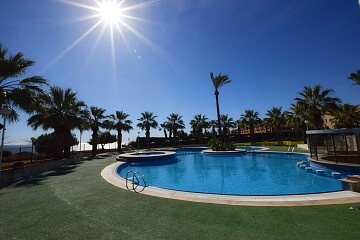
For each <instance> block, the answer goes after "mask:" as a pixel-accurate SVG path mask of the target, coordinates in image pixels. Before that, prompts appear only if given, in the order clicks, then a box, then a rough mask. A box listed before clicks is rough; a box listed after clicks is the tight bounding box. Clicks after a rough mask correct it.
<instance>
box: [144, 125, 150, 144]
mask: <svg viewBox="0 0 360 240" xmlns="http://www.w3.org/2000/svg"><path fill="white" fill-rule="evenodd" d="M145 135H146V146H147V148H150V130H149V129H146V133H145Z"/></svg>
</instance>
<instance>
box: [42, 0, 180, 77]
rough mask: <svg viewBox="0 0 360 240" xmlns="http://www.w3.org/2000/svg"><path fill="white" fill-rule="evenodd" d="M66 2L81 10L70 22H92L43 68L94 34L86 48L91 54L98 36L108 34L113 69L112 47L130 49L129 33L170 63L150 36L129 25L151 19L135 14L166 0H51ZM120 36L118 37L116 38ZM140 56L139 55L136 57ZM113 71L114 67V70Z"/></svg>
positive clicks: (95, 47)
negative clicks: (134, 1) (94, 37)
mask: <svg viewBox="0 0 360 240" xmlns="http://www.w3.org/2000/svg"><path fill="white" fill-rule="evenodd" d="M53 1H56V2H60V3H62V4H66V5H69V6H72V7H75V8H78V9H79V10H81V13H82V14H79V15H78V17H76V18H74V19H73V21H71V22H72V23H74V22H83V21H85V22H92V23H93V25H91V26H90V28H89V29H87V30H86V31H85V32H84V33H83V34H81V35H80V36H79V37H78V38H77V39H75V40H74V41H73V42H72V43H71V44H69V46H67V47H66V48H65V49H64V50H63V51H62V52H61V53H60V54H59V55H58V56H56V57H55V58H54V59H53V60H52V61H51V62H50V63H49V64H48V66H47V67H49V66H51V65H53V64H54V63H56V62H57V61H59V60H60V59H61V58H62V57H64V56H65V55H66V54H67V53H68V52H70V51H71V50H72V49H73V48H75V47H76V46H78V45H79V44H80V43H81V42H82V41H83V40H84V39H85V38H87V37H88V36H90V35H91V34H94V33H95V32H97V33H96V35H97V38H96V40H95V42H94V44H93V48H92V49H91V50H90V53H91V54H92V53H93V52H94V51H95V50H96V49H97V46H98V45H99V43H100V41H101V40H102V38H104V37H105V36H106V37H109V40H110V41H109V43H110V48H111V53H110V54H111V59H112V65H113V69H116V48H117V46H125V47H127V48H129V49H131V48H132V46H131V44H130V43H129V42H128V40H127V35H133V36H135V38H137V39H138V40H140V41H141V42H142V43H144V44H145V45H146V46H147V47H149V48H150V49H151V50H152V51H153V52H155V53H156V54H158V55H159V56H160V57H161V58H162V59H163V60H164V61H166V62H168V63H169V64H171V65H174V64H173V62H174V60H173V59H172V57H171V56H169V55H168V54H167V53H166V52H165V51H164V50H163V49H162V48H161V47H159V46H157V45H156V44H155V43H153V42H152V41H151V40H150V39H148V38H147V37H146V36H144V35H143V34H142V33H141V32H140V31H139V30H137V29H135V28H134V27H133V24H132V23H134V22H135V21H138V22H152V21H149V20H146V19H144V18H141V17H139V16H137V15H138V11H137V10H140V9H146V8H151V7H154V6H157V5H159V4H162V3H165V2H167V0H146V1H143V2H140V3H133V2H132V4H131V3H129V2H131V1H129V0H91V1H90V0H53ZM119 37H120V38H119ZM138 59H141V57H138ZM114 71H115V70H114ZM115 75H116V73H115Z"/></svg>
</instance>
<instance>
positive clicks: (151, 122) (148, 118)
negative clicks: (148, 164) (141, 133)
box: [137, 111, 158, 147]
mask: <svg viewBox="0 0 360 240" xmlns="http://www.w3.org/2000/svg"><path fill="white" fill-rule="evenodd" d="M155 118H157V116H155V115H154V113H152V112H147V111H145V112H143V113H141V117H140V118H139V119H137V120H138V121H140V123H138V124H137V127H139V128H140V129H141V130H145V136H146V145H147V147H149V146H150V128H157V127H158V122H157V121H156V120H155Z"/></svg>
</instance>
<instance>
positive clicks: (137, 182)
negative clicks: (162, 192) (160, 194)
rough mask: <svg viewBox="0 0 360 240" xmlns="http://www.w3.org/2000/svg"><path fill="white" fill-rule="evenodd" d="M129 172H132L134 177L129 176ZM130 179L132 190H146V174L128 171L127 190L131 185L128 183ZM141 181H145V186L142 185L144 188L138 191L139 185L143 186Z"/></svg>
mask: <svg viewBox="0 0 360 240" xmlns="http://www.w3.org/2000/svg"><path fill="white" fill-rule="evenodd" d="M129 174H132V177H130V178H129ZM139 178H140V179H139ZM128 181H131V183H132V190H133V191H134V192H142V191H144V189H145V187H146V186H147V185H146V182H145V179H144V176H143V175H142V174H141V173H139V172H134V171H128V172H127V173H126V188H127V190H130V188H129V185H128ZM140 181H141V182H142V183H143V186H142V189H141V190H140V191H138V190H137V187H138V186H141V185H140Z"/></svg>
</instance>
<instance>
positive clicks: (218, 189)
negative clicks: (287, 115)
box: [118, 151, 342, 195]
mask: <svg viewBox="0 0 360 240" xmlns="http://www.w3.org/2000/svg"><path fill="white" fill-rule="evenodd" d="M306 159H307V156H306V155H304V154H285V153H284V154H283V153H266V152H262V153H246V154H240V155H237V156H225V155H216V156H209V155H205V154H202V153H200V152H193V151H181V152H179V154H177V155H176V158H174V159H170V160H167V161H159V162H150V163H149V162H147V163H136V164H131V163H129V164H124V165H122V166H121V167H119V169H118V173H119V174H120V175H121V176H122V177H125V176H126V173H127V172H128V171H130V170H131V171H135V172H140V173H141V174H142V175H144V179H145V181H146V183H147V185H149V186H155V187H160V188H166V189H173V190H180V191H188V192H201V193H213V194H231V195H288V194H308V193H321V192H331V191H339V190H341V189H342V188H341V182H340V181H339V180H337V179H335V178H332V177H329V176H319V175H317V174H315V173H309V172H306V171H305V170H304V169H301V168H299V167H298V166H297V162H299V161H301V160H306Z"/></svg>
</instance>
